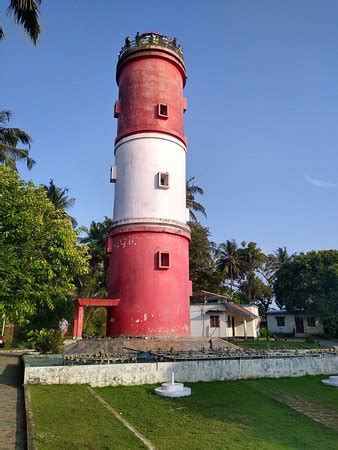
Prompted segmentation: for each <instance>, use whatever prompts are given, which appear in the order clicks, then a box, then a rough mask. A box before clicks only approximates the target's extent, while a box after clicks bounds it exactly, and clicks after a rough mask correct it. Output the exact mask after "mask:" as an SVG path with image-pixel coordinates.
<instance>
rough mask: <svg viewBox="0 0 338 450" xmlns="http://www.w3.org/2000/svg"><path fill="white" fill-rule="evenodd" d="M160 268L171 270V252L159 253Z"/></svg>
mask: <svg viewBox="0 0 338 450" xmlns="http://www.w3.org/2000/svg"><path fill="white" fill-rule="evenodd" d="M158 268H159V269H169V252H165V251H164V252H161V251H160V252H158Z"/></svg>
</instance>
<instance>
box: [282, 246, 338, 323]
mask: <svg viewBox="0 0 338 450" xmlns="http://www.w3.org/2000/svg"><path fill="white" fill-rule="evenodd" d="M274 290H275V295H276V301H277V302H278V304H280V305H283V306H284V307H285V308H286V309H287V310H288V311H297V310H304V311H305V312H306V313H308V314H313V315H314V316H317V317H319V318H320V319H321V320H322V321H323V323H324V324H328V323H331V324H332V323H333V324H334V323H338V250H321V251H318V252H315V251H312V252H308V253H300V254H299V255H298V256H296V257H294V258H293V259H292V260H291V261H289V262H286V263H284V264H282V265H281V267H280V268H279V270H278V271H277V274H276V282H275V286H274Z"/></svg>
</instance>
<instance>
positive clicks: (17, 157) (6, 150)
mask: <svg viewBox="0 0 338 450" xmlns="http://www.w3.org/2000/svg"><path fill="white" fill-rule="evenodd" d="M11 116H12V113H11V112H10V111H0V164H2V165H4V166H8V167H10V168H11V169H14V170H17V169H16V163H17V161H26V165H27V168H28V169H29V170H30V169H31V168H32V167H33V166H34V164H35V161H34V160H33V159H32V158H30V157H29V149H30V145H31V143H32V138H31V137H30V136H29V135H28V134H27V133H26V132H25V131H23V130H20V128H7V127H6V125H7V123H8V122H9V120H10V118H11ZM18 144H23V145H26V146H28V148H25V149H22V148H18V147H17V146H18Z"/></svg>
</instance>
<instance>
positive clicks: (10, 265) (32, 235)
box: [0, 167, 88, 324]
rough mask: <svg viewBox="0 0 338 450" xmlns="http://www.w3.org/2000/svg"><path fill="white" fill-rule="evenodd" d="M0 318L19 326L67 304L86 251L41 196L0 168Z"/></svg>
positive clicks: (83, 266) (38, 190) (42, 193)
mask: <svg viewBox="0 0 338 450" xmlns="http://www.w3.org/2000/svg"><path fill="white" fill-rule="evenodd" d="M0 180H1V183H0V253H1V255H2V257H1V263H0V264H1V265H0V313H5V314H6V316H7V317H8V319H9V320H10V321H11V322H13V323H19V324H24V323H27V322H28V321H29V319H30V318H31V317H34V314H35V313H36V312H37V310H38V309H39V308H46V309H50V310H54V309H55V305H57V304H58V302H66V301H67V299H69V301H70V294H71V293H72V292H74V291H75V285H74V279H75V277H76V276H78V275H81V274H85V273H86V272H87V271H88V262H87V260H88V257H87V248H86V247H85V246H79V245H78V243H77V233H76V231H74V230H73V228H72V226H71V224H70V222H69V221H67V220H64V216H63V214H62V213H61V211H60V210H58V209H57V208H55V206H54V205H53V204H52V203H51V202H50V201H49V200H48V198H47V197H46V193H45V190H44V189H43V188H42V187H37V186H35V185H34V184H33V183H26V182H25V181H23V180H21V179H20V178H19V176H18V174H17V173H16V172H15V171H13V170H10V169H9V168H7V167H0Z"/></svg>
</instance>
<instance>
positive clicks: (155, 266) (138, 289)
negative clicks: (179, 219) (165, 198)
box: [107, 225, 191, 336]
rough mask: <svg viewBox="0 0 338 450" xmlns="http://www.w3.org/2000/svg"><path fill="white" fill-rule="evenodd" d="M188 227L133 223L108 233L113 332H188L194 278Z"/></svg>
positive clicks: (109, 326) (109, 324) (110, 330)
mask: <svg viewBox="0 0 338 450" xmlns="http://www.w3.org/2000/svg"><path fill="white" fill-rule="evenodd" d="M189 240H190V234H189V233H188V232H187V231H186V230H182V229H178V228H174V227H169V226H168V227H167V226H153V225H149V226H145V225H143V226H141V225H134V226H132V225H129V226H125V227H120V228H117V229H115V230H113V231H112V232H111V233H110V235H109V238H108V243H107V249H108V252H109V253H110V255H109V258H110V259H109V295H110V296H113V298H119V299H120V302H119V304H118V305H117V306H116V307H115V308H108V321H107V335H108V336H188V335H189V334H190V304H189V297H190V295H191V282H190V281H189Z"/></svg>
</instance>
